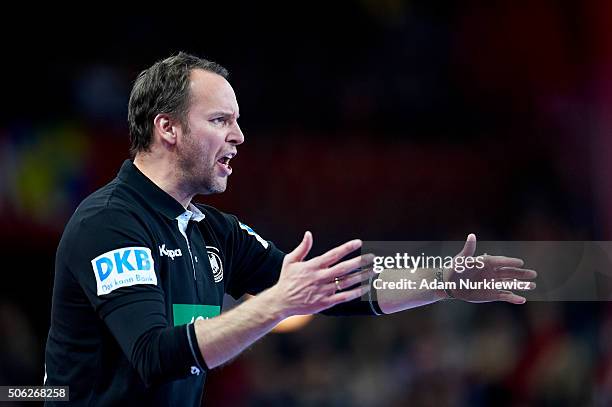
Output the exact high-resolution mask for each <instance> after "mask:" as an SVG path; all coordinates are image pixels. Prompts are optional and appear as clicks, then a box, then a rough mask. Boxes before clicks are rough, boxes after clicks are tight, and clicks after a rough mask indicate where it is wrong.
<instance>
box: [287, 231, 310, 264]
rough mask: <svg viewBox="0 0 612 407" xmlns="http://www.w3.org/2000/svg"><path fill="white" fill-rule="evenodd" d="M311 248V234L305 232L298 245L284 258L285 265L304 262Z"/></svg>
mask: <svg viewBox="0 0 612 407" xmlns="http://www.w3.org/2000/svg"><path fill="white" fill-rule="evenodd" d="M311 248H312V233H310V232H309V231H306V233H304V238H303V239H302V241H301V242H300V244H299V245H298V246H297V247H296V248H295V249H293V251H291V252H290V253H288V254H287V255H286V256H285V260H284V262H285V263H297V262H299V261H302V260H304V258H305V257H306V256H307V255H308V252H310V249H311Z"/></svg>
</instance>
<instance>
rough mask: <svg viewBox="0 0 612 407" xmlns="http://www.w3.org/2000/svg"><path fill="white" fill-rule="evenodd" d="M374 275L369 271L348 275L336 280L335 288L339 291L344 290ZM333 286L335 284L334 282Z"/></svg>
mask: <svg viewBox="0 0 612 407" xmlns="http://www.w3.org/2000/svg"><path fill="white" fill-rule="evenodd" d="M375 274H376V273H374V271H373V270H371V269H368V270H364V271H360V272H359V273H353V274H350V275H349V276H346V277H344V278H340V279H338V284H337V287H336V288H338V289H339V290H344V289H345V288H349V287H352V286H354V285H355V284H359V283H362V282H364V281H368V280H369V279H370V278H372V277H373V276H374V275H375ZM334 284H336V283H335V282H334Z"/></svg>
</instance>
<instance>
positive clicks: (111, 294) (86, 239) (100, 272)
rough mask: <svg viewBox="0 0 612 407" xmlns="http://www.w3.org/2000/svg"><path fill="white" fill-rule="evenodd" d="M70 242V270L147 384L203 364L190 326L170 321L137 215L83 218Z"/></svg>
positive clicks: (150, 242)
mask: <svg viewBox="0 0 612 407" xmlns="http://www.w3.org/2000/svg"><path fill="white" fill-rule="evenodd" d="M70 245H71V249H70V251H69V254H68V261H67V264H68V267H69V270H70V271H71V272H72V273H73V274H74V276H75V278H76V279H77V281H78V282H79V285H80V286H81V287H82V289H83V291H84V293H85V295H86V296H87V298H88V300H89V301H90V303H91V305H92V307H93V308H94V310H95V312H96V313H97V314H98V316H99V317H100V318H101V319H102V320H103V321H104V323H105V324H106V326H107V327H108V329H109V331H110V333H111V334H112V336H113V337H114V338H115V339H116V341H117V343H118V344H119V346H120V348H121V349H122V351H123V353H124V354H125V356H126V357H127V359H128V360H129V362H130V363H131V365H132V367H133V368H134V369H135V370H136V371H138V373H139V375H140V377H141V379H142V381H143V382H144V384H145V385H153V384H157V383H162V382H165V381H169V380H174V379H177V378H181V377H185V376H187V375H189V374H190V370H191V366H194V365H196V366H197V365H199V366H200V367H205V365H204V361H203V359H202V357H201V355H200V352H199V349H197V343H196V346H194V343H195V336H193V335H194V331H193V326H189V325H182V326H176V327H173V326H171V325H170V324H169V322H168V318H167V315H166V305H165V300H164V292H163V290H162V288H161V287H160V285H159V284H158V282H159V281H161V277H160V273H159V269H158V266H157V261H156V260H158V256H157V254H156V252H155V247H156V246H155V245H154V243H153V239H152V236H151V235H150V233H149V232H148V229H147V228H146V226H145V225H144V223H142V222H141V221H140V220H139V218H138V216H137V215H136V214H130V213H129V212H127V211H126V212H124V211H119V210H112V209H105V210H102V211H101V212H99V213H97V214H95V215H93V216H89V217H85V218H84V219H83V220H81V221H80V223H79V224H78V225H77V227H76V228H75V230H74V232H73V234H72V239H71V240H70ZM192 336H193V337H192ZM194 348H195V349H194Z"/></svg>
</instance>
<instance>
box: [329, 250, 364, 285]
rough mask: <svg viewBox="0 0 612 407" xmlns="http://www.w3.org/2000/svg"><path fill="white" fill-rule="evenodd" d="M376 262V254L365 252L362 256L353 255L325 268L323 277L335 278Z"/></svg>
mask: <svg viewBox="0 0 612 407" xmlns="http://www.w3.org/2000/svg"><path fill="white" fill-rule="evenodd" d="M373 262H374V255H373V254H371V253H369V254H364V255H362V256H357V257H353V258H352V259H350V260H345V261H343V262H342V263H338V264H336V265H335V266H333V267H330V268H329V269H325V270H322V271H321V274H322V278H325V279H327V280H329V279H334V278H336V277H341V276H343V275H345V274H347V273H348V272H351V271H353V270H356V269H358V268H361V267H365V266H369V265H370V264H372V263H373Z"/></svg>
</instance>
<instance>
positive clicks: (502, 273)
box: [493, 267, 538, 280]
mask: <svg viewBox="0 0 612 407" xmlns="http://www.w3.org/2000/svg"><path fill="white" fill-rule="evenodd" d="M493 275H494V277H496V278H516V279H518V280H533V279H534V278H536V277H537V276H538V273H537V272H536V271H535V270H530V269H522V268H518V267H500V268H498V269H497V270H495V271H494V272H493Z"/></svg>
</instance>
